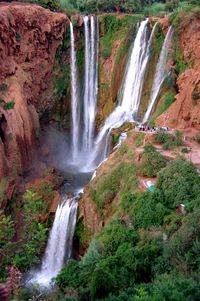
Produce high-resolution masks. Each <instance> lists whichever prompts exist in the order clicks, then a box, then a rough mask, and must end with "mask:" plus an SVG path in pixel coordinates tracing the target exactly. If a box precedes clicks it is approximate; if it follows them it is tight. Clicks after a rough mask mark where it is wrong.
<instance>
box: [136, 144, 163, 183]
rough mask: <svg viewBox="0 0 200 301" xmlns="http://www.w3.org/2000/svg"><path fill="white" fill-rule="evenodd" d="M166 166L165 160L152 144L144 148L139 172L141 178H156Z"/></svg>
mask: <svg viewBox="0 0 200 301" xmlns="http://www.w3.org/2000/svg"><path fill="white" fill-rule="evenodd" d="M165 166H166V159H165V158H164V157H163V156H162V155H161V154H160V153H159V152H158V151H156V149H155V147H154V146H153V145H152V144H147V145H145V147H144V152H143V154H142V160H141V163H140V165H139V172H140V174H141V175H142V176H147V177H150V178H152V177H156V175H157V173H158V172H159V171H160V170H161V169H162V168H163V167H165Z"/></svg>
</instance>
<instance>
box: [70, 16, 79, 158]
mask: <svg viewBox="0 0 200 301" xmlns="http://www.w3.org/2000/svg"><path fill="white" fill-rule="evenodd" d="M70 42H71V49H70V50H71V63H70V71H71V137H72V139H71V141H72V144H71V152H72V158H73V159H75V158H76V157H77V154H78V144H79V120H80V116H79V107H78V85H77V83H78V79H77V65H76V51H75V43H74V30H73V25H72V23H71V22H70Z"/></svg>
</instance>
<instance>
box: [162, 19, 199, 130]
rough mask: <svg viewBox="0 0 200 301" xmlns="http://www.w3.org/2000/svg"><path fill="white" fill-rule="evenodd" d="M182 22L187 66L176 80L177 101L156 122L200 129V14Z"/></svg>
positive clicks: (182, 42)
mask: <svg viewBox="0 0 200 301" xmlns="http://www.w3.org/2000/svg"><path fill="white" fill-rule="evenodd" d="M189 15H190V14H188V16H186V17H185V18H183V19H182V20H181V23H180V36H179V39H180V47H181V51H182V52H183V57H184V61H185V62H186V63H187V64H188V68H187V69H186V70H185V71H184V72H183V73H181V74H180V75H179V77H178V80H177V85H178V90H179V91H178V94H177V96H176V101H175V102H174V103H173V104H172V105H171V106H170V108H169V109H168V110H167V111H166V112H164V113H163V114H162V115H161V116H160V117H159V118H158V119H157V124H161V125H162V124H165V125H167V126H169V127H172V128H174V127H176V128H180V129H185V128H196V129H199V128H200V13H198V14H197V15H196V17H194V16H193V17H192V18H191V20H190V19H189Z"/></svg>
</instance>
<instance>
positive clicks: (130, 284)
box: [55, 147, 200, 301]
mask: <svg viewBox="0 0 200 301" xmlns="http://www.w3.org/2000/svg"><path fill="white" fill-rule="evenodd" d="M146 152H147V153H148V152H155V150H153V149H152V147H148V149H147V150H146ZM157 175H158V183H157V186H156V189H155V191H154V192H153V193H151V192H142V193H141V192H140V193H134V194H133V193H131V192H125V193H124V194H123V195H122V197H121V206H120V209H119V213H118V216H115V218H113V220H111V222H110V223H109V224H108V225H107V226H106V227H105V228H103V229H102V231H101V232H100V233H99V234H98V235H97V236H96V237H94V238H93V239H92V241H91V243H90V246H89V248H88V250H87V252H86V254H85V255H84V256H83V257H82V259H81V261H80V262H76V261H74V260H72V261H70V262H69V263H68V264H67V266H66V267H64V268H63V269H62V271H61V272H60V274H59V275H58V277H57V278H56V284H57V285H58V286H59V288H60V290H61V296H63V298H64V296H65V298H66V299H63V300H74V301H76V300H104V301H105V300H106V301H122V300H123V301H125V300H135V301H136V300H140V301H149V300H153V301H167V300H170V301H179V300H187V301H191V300H192V301H194V300H196V301H197V300H199V298H200V288H199V280H200V274H199V272H200V256H199V254H200V252H199V251H200V226H199V219H200V204H199V198H200V190H199V187H200V178H199V175H198V173H197V170H196V168H195V166H194V165H193V164H192V163H191V162H189V161H186V160H185V159H182V158H180V159H177V160H175V161H172V162H170V163H168V165H167V166H166V167H165V168H163V169H162V170H161V171H160V172H159V173H158V174H157ZM118 176H119V177H121V175H120V174H118ZM180 203H184V204H185V211H183V212H182V213H181V212H178V211H177V208H178V206H179V204H180ZM55 300H56V299H55Z"/></svg>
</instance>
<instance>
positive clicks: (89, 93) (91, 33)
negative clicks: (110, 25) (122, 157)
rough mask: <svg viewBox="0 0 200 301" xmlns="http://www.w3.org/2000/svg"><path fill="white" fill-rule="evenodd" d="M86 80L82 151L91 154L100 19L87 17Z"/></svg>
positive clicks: (85, 28) (85, 24) (85, 18)
mask: <svg viewBox="0 0 200 301" xmlns="http://www.w3.org/2000/svg"><path fill="white" fill-rule="evenodd" d="M83 21H84V32H85V78H84V101H83V104H84V107H83V109H84V112H83V127H84V128H83V140H82V151H83V152H87V154H88V152H90V151H91V149H92V145H93V142H94V141H93V140H94V126H95V115H96V102H97V88H98V47H99V46H98V44H99V28H98V19H97V18H95V17H94V16H91V17H90V18H89V17H88V16H85V17H84V18H83Z"/></svg>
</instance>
